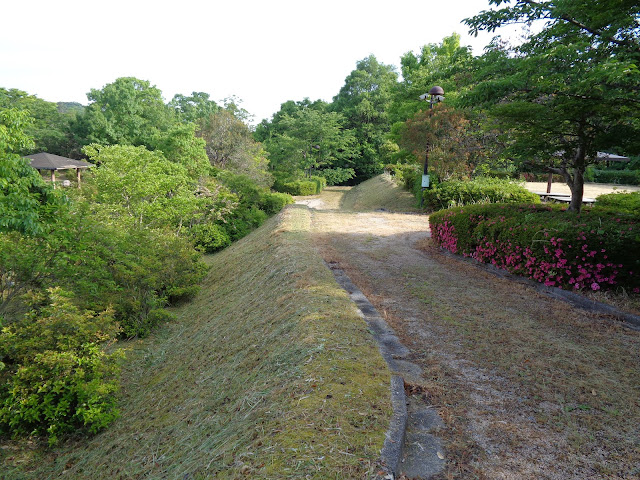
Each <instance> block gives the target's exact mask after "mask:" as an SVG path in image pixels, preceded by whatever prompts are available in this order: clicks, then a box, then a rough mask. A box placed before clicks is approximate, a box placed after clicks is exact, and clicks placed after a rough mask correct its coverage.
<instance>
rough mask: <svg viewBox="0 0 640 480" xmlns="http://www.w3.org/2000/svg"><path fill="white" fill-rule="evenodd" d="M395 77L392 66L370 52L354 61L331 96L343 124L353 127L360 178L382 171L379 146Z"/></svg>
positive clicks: (387, 129) (386, 120)
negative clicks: (334, 93) (338, 87)
mask: <svg viewBox="0 0 640 480" xmlns="http://www.w3.org/2000/svg"><path fill="white" fill-rule="evenodd" d="M396 81H397V74H396V72H395V70H394V67H393V66H389V65H384V64H382V63H380V62H378V60H377V59H376V58H375V57H374V56H373V55H371V56H369V57H367V58H365V59H364V60H361V61H359V62H358V63H357V65H356V69H355V70H353V71H352V72H351V73H350V74H349V75H348V76H347V78H346V79H345V84H344V85H343V87H342V88H341V89H340V92H339V93H338V94H337V95H336V96H335V97H334V98H333V103H332V104H331V110H332V111H334V112H338V113H342V114H343V115H344V117H345V119H346V124H345V128H347V129H350V130H353V132H354V135H355V137H356V143H357V145H358V147H359V151H358V152H357V154H356V155H355V156H354V159H353V160H354V165H353V168H354V169H355V171H356V175H357V177H358V178H359V179H361V180H364V179H367V178H369V177H372V176H373V175H376V174H377V173H380V172H381V171H382V166H383V165H382V161H381V156H380V148H381V147H382V145H383V144H384V141H385V134H386V133H387V132H388V131H389V129H390V125H389V118H388V110H389V107H390V105H391V101H392V90H393V88H394V85H395V83H396Z"/></svg>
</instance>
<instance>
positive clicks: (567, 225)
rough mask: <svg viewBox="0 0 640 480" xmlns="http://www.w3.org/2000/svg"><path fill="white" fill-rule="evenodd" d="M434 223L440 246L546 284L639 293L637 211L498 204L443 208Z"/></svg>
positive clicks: (639, 249) (434, 237)
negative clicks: (574, 210)
mask: <svg viewBox="0 0 640 480" xmlns="http://www.w3.org/2000/svg"><path fill="white" fill-rule="evenodd" d="M565 208H566V207H565ZM429 221H430V224H431V233H432V237H433V239H434V241H435V242H436V243H437V244H438V245H439V246H441V247H443V248H445V249H447V250H449V251H450V252H452V253H458V254H461V255H463V256H465V257H471V258H474V259H476V260H478V261H480V262H483V263H490V264H492V265H495V266H496V267H498V268H501V269H503V270H506V271H508V272H511V273H514V274H517V275H522V276H525V277H528V278H532V279H534V280H536V281H538V282H542V283H544V284H545V285H549V286H556V287H561V288H565V289H572V290H600V289H608V288H612V287H614V286H622V287H625V288H627V289H629V290H631V291H633V292H635V293H640V275H639V274H638V272H640V255H638V252H640V218H638V217H637V216H632V215H624V214H619V213H616V212H613V211H607V210H605V209H597V210H590V209H583V211H582V213H581V214H578V215H574V214H571V213H568V212H565V211H564V210H563V207H557V206H543V205H530V204H526V205H525V204H521V205H506V204H494V205H469V206H466V207H457V208H451V209H448V210H442V211H440V212H437V213H434V214H432V215H431V217H430V218H429Z"/></svg>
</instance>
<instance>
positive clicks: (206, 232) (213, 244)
mask: <svg viewBox="0 0 640 480" xmlns="http://www.w3.org/2000/svg"><path fill="white" fill-rule="evenodd" d="M190 233H191V237H192V238H193V242H194V243H195V245H196V246H197V247H200V248H201V249H203V250H204V251H205V252H207V253H213V252H217V251H218V250H222V249H223V248H226V247H228V246H229V245H231V238H230V237H229V234H228V233H227V231H226V230H225V229H224V228H223V227H222V226H221V225H217V224H215V223H200V224H197V225H193V226H192V227H191V228H190Z"/></svg>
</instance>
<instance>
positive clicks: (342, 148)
mask: <svg viewBox="0 0 640 480" xmlns="http://www.w3.org/2000/svg"><path fill="white" fill-rule="evenodd" d="M344 123H345V119H344V117H343V115H341V114H340V113H337V112H327V111H325V110H320V109H318V108H306V107H303V108H300V109H298V110H296V111H295V112H294V113H293V115H289V114H287V113H284V114H282V115H280V116H279V117H278V125H277V129H278V131H282V133H276V134H275V135H273V136H272V137H270V138H268V139H267V140H266V142H265V144H266V146H267V149H268V151H269V153H270V159H271V162H272V168H273V169H274V170H278V171H280V172H287V173H288V174H289V175H295V174H296V173H298V172H300V171H304V172H310V171H312V170H315V169H322V168H331V167H348V166H349V165H350V163H351V159H352V157H353V156H354V154H355V149H354V146H355V137H354V135H353V132H352V131H351V130H348V129H345V128H344Z"/></svg>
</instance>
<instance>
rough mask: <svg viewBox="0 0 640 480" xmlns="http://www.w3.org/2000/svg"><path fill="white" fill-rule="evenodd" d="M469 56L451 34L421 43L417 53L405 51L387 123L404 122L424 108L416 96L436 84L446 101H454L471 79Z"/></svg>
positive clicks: (457, 37) (470, 54) (471, 58)
mask: <svg viewBox="0 0 640 480" xmlns="http://www.w3.org/2000/svg"><path fill="white" fill-rule="evenodd" d="M472 61H473V55H472V53H471V50H470V48H469V47H467V46H461V45H460V35H458V34H456V33H453V34H452V35H450V36H448V37H445V38H444V39H443V40H442V42H441V43H440V44H435V43H430V44H427V45H423V46H422V47H421V48H420V51H419V53H417V54H416V53H414V52H407V53H405V54H404V55H403V56H402V58H401V59H400V64H401V71H402V82H401V83H400V84H399V85H398V86H397V88H396V89H395V92H394V101H393V104H392V105H391V108H390V110H389V116H390V118H391V123H392V124H395V123H397V122H404V121H406V120H407V119H409V118H411V117H413V116H414V115H415V114H416V113H417V112H418V111H420V110H424V109H425V108H426V104H425V103H426V102H425V100H421V99H420V96H421V95H423V94H425V93H427V92H429V90H430V89H431V87H433V86H435V85H438V86H441V87H442V88H443V89H444V91H445V96H446V98H447V100H446V101H447V103H454V104H455V103H456V100H457V96H458V92H459V91H460V90H461V89H463V88H464V87H465V86H467V85H468V84H469V83H470V82H471V78H470V77H471V75H470V73H471V71H472V68H471V67H472Z"/></svg>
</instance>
